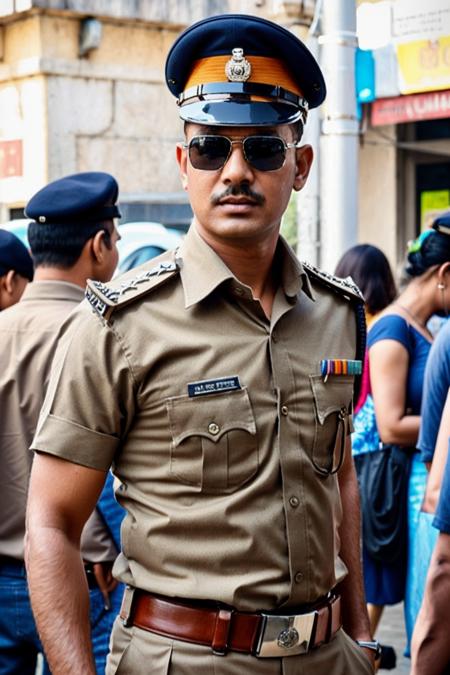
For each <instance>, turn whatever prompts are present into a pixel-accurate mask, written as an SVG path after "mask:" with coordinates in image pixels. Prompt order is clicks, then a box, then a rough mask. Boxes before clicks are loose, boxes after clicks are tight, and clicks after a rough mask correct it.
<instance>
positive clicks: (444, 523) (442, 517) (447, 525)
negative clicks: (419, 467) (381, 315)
mask: <svg viewBox="0 0 450 675" xmlns="http://www.w3.org/2000/svg"><path fill="white" fill-rule="evenodd" d="M433 525H434V527H436V528H437V529H438V530H440V531H441V532H445V533H446V534H450V441H449V454H448V455H447V462H446V465H445V469H444V473H443V476H442V484H441V492H440V495H439V501H438V505H437V508H436V515H435V517H434V519H433Z"/></svg>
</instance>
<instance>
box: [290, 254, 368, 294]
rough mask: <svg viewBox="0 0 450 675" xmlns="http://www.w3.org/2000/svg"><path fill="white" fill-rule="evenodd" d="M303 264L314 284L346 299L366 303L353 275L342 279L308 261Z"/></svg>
mask: <svg viewBox="0 0 450 675" xmlns="http://www.w3.org/2000/svg"><path fill="white" fill-rule="evenodd" d="M302 266H303V269H304V270H305V272H306V274H307V275H308V278H309V280H310V282H311V284H312V285H313V286H316V287H319V288H322V289H324V290H325V291H329V292H330V293H333V294H335V295H338V296H340V297H341V298H344V299H345V300H349V301H351V302H356V303H358V304H362V303H364V296H363V294H362V293H361V291H360V290H359V288H358V286H357V285H356V284H355V283H354V282H353V279H352V278H351V277H347V278H346V279H341V278H340V277H336V276H334V275H333V274H330V273H329V272H325V271H323V270H320V269H319V268H318V267H315V266H314V265H311V264H310V263H308V262H303V261H302Z"/></svg>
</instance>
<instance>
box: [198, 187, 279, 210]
mask: <svg viewBox="0 0 450 675" xmlns="http://www.w3.org/2000/svg"><path fill="white" fill-rule="evenodd" d="M241 196H242V197H248V198H249V199H251V200H252V201H254V202H255V204H257V205H258V206H262V205H263V204H265V202H266V198H265V197H264V195H262V194H260V193H259V192H255V191H254V190H252V189H251V187H250V185H247V183H239V184H238V185H229V186H228V187H227V189H226V190H224V191H223V192H220V193H218V194H213V195H211V198H210V201H211V204H212V205H213V206H217V205H218V204H219V203H220V202H221V201H222V199H226V198H227V197H241Z"/></svg>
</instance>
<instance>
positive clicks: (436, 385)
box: [417, 323, 450, 462]
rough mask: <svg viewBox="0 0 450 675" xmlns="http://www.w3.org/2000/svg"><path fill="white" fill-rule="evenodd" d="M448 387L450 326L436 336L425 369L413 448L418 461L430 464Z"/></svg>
mask: <svg viewBox="0 0 450 675" xmlns="http://www.w3.org/2000/svg"><path fill="white" fill-rule="evenodd" d="M449 387H450V323H448V324H447V325H446V326H445V327H444V328H442V329H441V331H440V332H439V333H438V336H437V337H436V340H435V342H434V344H433V346H432V347H431V351H430V355H429V357H428V361H427V365H426V369H425V382H424V389H423V398H422V411H421V424H420V433H419V441H418V444H417V447H418V448H419V450H420V451H421V457H422V461H424V462H431V461H432V459H433V456H434V448H435V446H436V439H437V435H438V431H439V425H440V422H441V416H442V411H443V409H444V405H445V401H446V399H447V393H448V389H449Z"/></svg>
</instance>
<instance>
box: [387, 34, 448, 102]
mask: <svg viewBox="0 0 450 675" xmlns="http://www.w3.org/2000/svg"><path fill="white" fill-rule="evenodd" d="M396 52H397V60H398V70H399V88H400V92H401V93H402V94H413V93H415V92H421V91H436V90H438V89H449V88H450V36H445V37H440V38H438V39H436V40H414V41H413V42H405V43H403V44H398V45H397V46H396Z"/></svg>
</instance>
